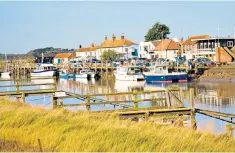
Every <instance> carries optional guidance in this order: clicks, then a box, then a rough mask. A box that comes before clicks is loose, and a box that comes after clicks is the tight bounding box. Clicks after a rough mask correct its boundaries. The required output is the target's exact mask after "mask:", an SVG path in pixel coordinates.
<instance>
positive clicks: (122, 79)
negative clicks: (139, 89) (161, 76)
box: [114, 74, 144, 81]
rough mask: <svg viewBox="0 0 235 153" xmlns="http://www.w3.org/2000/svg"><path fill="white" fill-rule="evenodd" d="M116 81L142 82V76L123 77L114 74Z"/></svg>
mask: <svg viewBox="0 0 235 153" xmlns="http://www.w3.org/2000/svg"><path fill="white" fill-rule="evenodd" d="M114 75H115V79H116V80H120V81H143V80H144V76H143V75H124V74H114Z"/></svg>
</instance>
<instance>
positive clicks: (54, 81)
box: [53, 77, 56, 90]
mask: <svg viewBox="0 0 235 153" xmlns="http://www.w3.org/2000/svg"><path fill="white" fill-rule="evenodd" d="M53 83H54V84H53V85H54V90H56V77H54V78H53Z"/></svg>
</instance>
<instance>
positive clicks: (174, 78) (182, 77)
mask: <svg viewBox="0 0 235 153" xmlns="http://www.w3.org/2000/svg"><path fill="white" fill-rule="evenodd" d="M144 78H145V80H146V82H151V83H154V82H165V83H172V82H187V81H188V74H187V73H182V74H144Z"/></svg>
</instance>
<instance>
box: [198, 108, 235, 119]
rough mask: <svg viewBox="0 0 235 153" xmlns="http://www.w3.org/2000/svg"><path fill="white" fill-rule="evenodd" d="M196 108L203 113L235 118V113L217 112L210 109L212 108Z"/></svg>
mask: <svg viewBox="0 0 235 153" xmlns="http://www.w3.org/2000/svg"><path fill="white" fill-rule="evenodd" d="M195 110H196V112H197V113H201V114H208V115H214V116H222V117H228V118H235V114H229V113H222V112H215V111H210V110H201V109H195Z"/></svg>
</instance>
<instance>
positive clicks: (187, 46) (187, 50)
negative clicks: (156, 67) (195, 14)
mask: <svg viewBox="0 0 235 153" xmlns="http://www.w3.org/2000/svg"><path fill="white" fill-rule="evenodd" d="M208 38H210V36H209V35H198V36H191V37H188V39H187V40H185V41H184V42H182V44H181V52H182V56H185V57H186V59H193V58H194V54H195V52H197V48H198V44H197V41H196V40H197V39H208Z"/></svg>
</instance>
